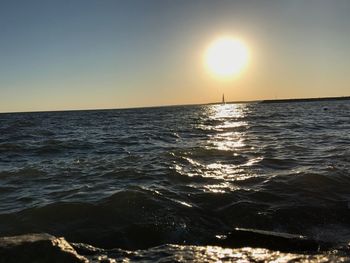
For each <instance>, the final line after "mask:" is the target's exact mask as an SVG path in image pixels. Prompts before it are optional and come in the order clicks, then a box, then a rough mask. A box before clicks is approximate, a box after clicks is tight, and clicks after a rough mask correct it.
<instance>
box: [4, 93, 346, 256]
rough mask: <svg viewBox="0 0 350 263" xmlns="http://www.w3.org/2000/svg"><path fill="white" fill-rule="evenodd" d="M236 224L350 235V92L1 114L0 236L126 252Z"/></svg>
mask: <svg viewBox="0 0 350 263" xmlns="http://www.w3.org/2000/svg"><path fill="white" fill-rule="evenodd" d="M325 107H327V109H328V110H325ZM236 227H240V228H249V229H258V230H268V231H274V232H283V233H290V234H297V235H303V236H305V237H307V238H310V239H314V240H317V241H320V242H330V243H332V244H334V245H335V246H338V245H339V246H343V245H344V244H346V243H348V242H349V241H350V101H346V100H344V101H322V102H302V103H271V104H263V103H260V104H226V105H204V106H184V107H164V108H148V109H130V110H106V111H75V112H47V113H19V114H0V235H14V234H23V233H32V232H47V233H50V234H53V235H56V236H64V237H65V238H66V239H67V240H68V241H71V242H83V243H88V244H91V245H94V246H98V247H102V248H121V249H129V250H135V249H148V248H150V247H154V246H159V245H166V244H178V245H199V246H206V245H211V244H216V243H215V242H216V241H217V240H224V239H225V238H226V237H227V236H228V235H229V234H230V233H231V231H232V230H233V229H234V228H236ZM247 246H249V241H248V242H247ZM190 248H191V246H188V248H187V249H189V250H190Z"/></svg>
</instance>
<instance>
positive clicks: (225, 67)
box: [205, 37, 249, 77]
mask: <svg viewBox="0 0 350 263" xmlns="http://www.w3.org/2000/svg"><path fill="white" fill-rule="evenodd" d="M248 60H249V52H248V48H247V46H246V45H245V44H244V43H243V42H242V41H240V40H238V39H235V38H232V37H221V38H219V39H216V40H215V41H213V42H212V43H211V44H210V45H209V47H208V49H207V51H206V53H205V64H206V66H207V68H208V70H209V71H210V72H211V73H213V74H214V75H216V76H219V77H231V76H235V75H238V74H239V73H240V72H241V71H242V70H243V69H244V67H245V66H246V65H247V63H248Z"/></svg>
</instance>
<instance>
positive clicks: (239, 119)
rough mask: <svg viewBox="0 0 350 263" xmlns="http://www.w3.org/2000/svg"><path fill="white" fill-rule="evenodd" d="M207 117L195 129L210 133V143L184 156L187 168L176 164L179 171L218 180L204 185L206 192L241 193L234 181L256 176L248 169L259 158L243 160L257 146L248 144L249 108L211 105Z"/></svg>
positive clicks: (235, 105) (233, 105)
mask: <svg viewBox="0 0 350 263" xmlns="http://www.w3.org/2000/svg"><path fill="white" fill-rule="evenodd" d="M204 114H206V115H207V116H206V117H207V119H206V121H204V122H203V123H201V124H199V125H197V127H196V128H198V129H201V130H204V131H207V132H208V137H207V140H206V141H205V143H204V145H201V147H200V149H196V151H194V152H189V153H186V154H184V155H183V156H182V159H183V160H184V161H185V162H186V165H180V164H178V165H176V166H175V168H176V171H177V172H178V173H180V174H183V175H186V176H189V177H195V176H200V177H203V178H208V179H210V178H212V179H216V180H215V183H213V181H211V183H210V184H206V185H204V186H203V187H204V189H203V190H204V191H209V192H214V193H225V192H228V191H234V190H238V189H240V188H239V187H238V186H237V185H236V184H235V182H237V181H240V180H246V179H248V178H251V177H255V176H257V175H256V174H254V173H252V172H250V171H249V166H251V165H253V164H254V163H255V162H257V161H259V157H258V158H251V159H248V160H246V159H245V157H243V156H244V153H245V151H254V147H252V146H249V145H247V140H248V139H247V135H246V127H247V126H248V125H249V124H248V123H247V121H246V114H249V109H248V108H247V105H245V104H218V105H210V106H208V107H207V108H206V111H205V113H204ZM197 187H198V186H197Z"/></svg>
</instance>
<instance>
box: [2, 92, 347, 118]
mask: <svg viewBox="0 0 350 263" xmlns="http://www.w3.org/2000/svg"><path fill="white" fill-rule="evenodd" d="M337 100H350V96H343V97H321V98H295V99H269V100H243V101H228V102H226V104H240V103H288V102H312V101H337ZM215 104H222V102H209V103H198V104H175V105H160V106H146V107H143V106H140V107H130V108H110V109H106V108H105V109H103V108H102V109H67V110H48V111H46V110H42V111H41V110H38V111H12V112H11V111H10V112H0V114H15V113H36V112H37V113H46V112H71V111H74V112H75V111H109V110H133V109H148V108H163V107H182V106H200V105H215Z"/></svg>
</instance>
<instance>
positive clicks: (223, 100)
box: [222, 93, 226, 104]
mask: <svg viewBox="0 0 350 263" xmlns="http://www.w3.org/2000/svg"><path fill="white" fill-rule="evenodd" d="M222 104H226V102H225V94H224V93H223V94H222Z"/></svg>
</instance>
